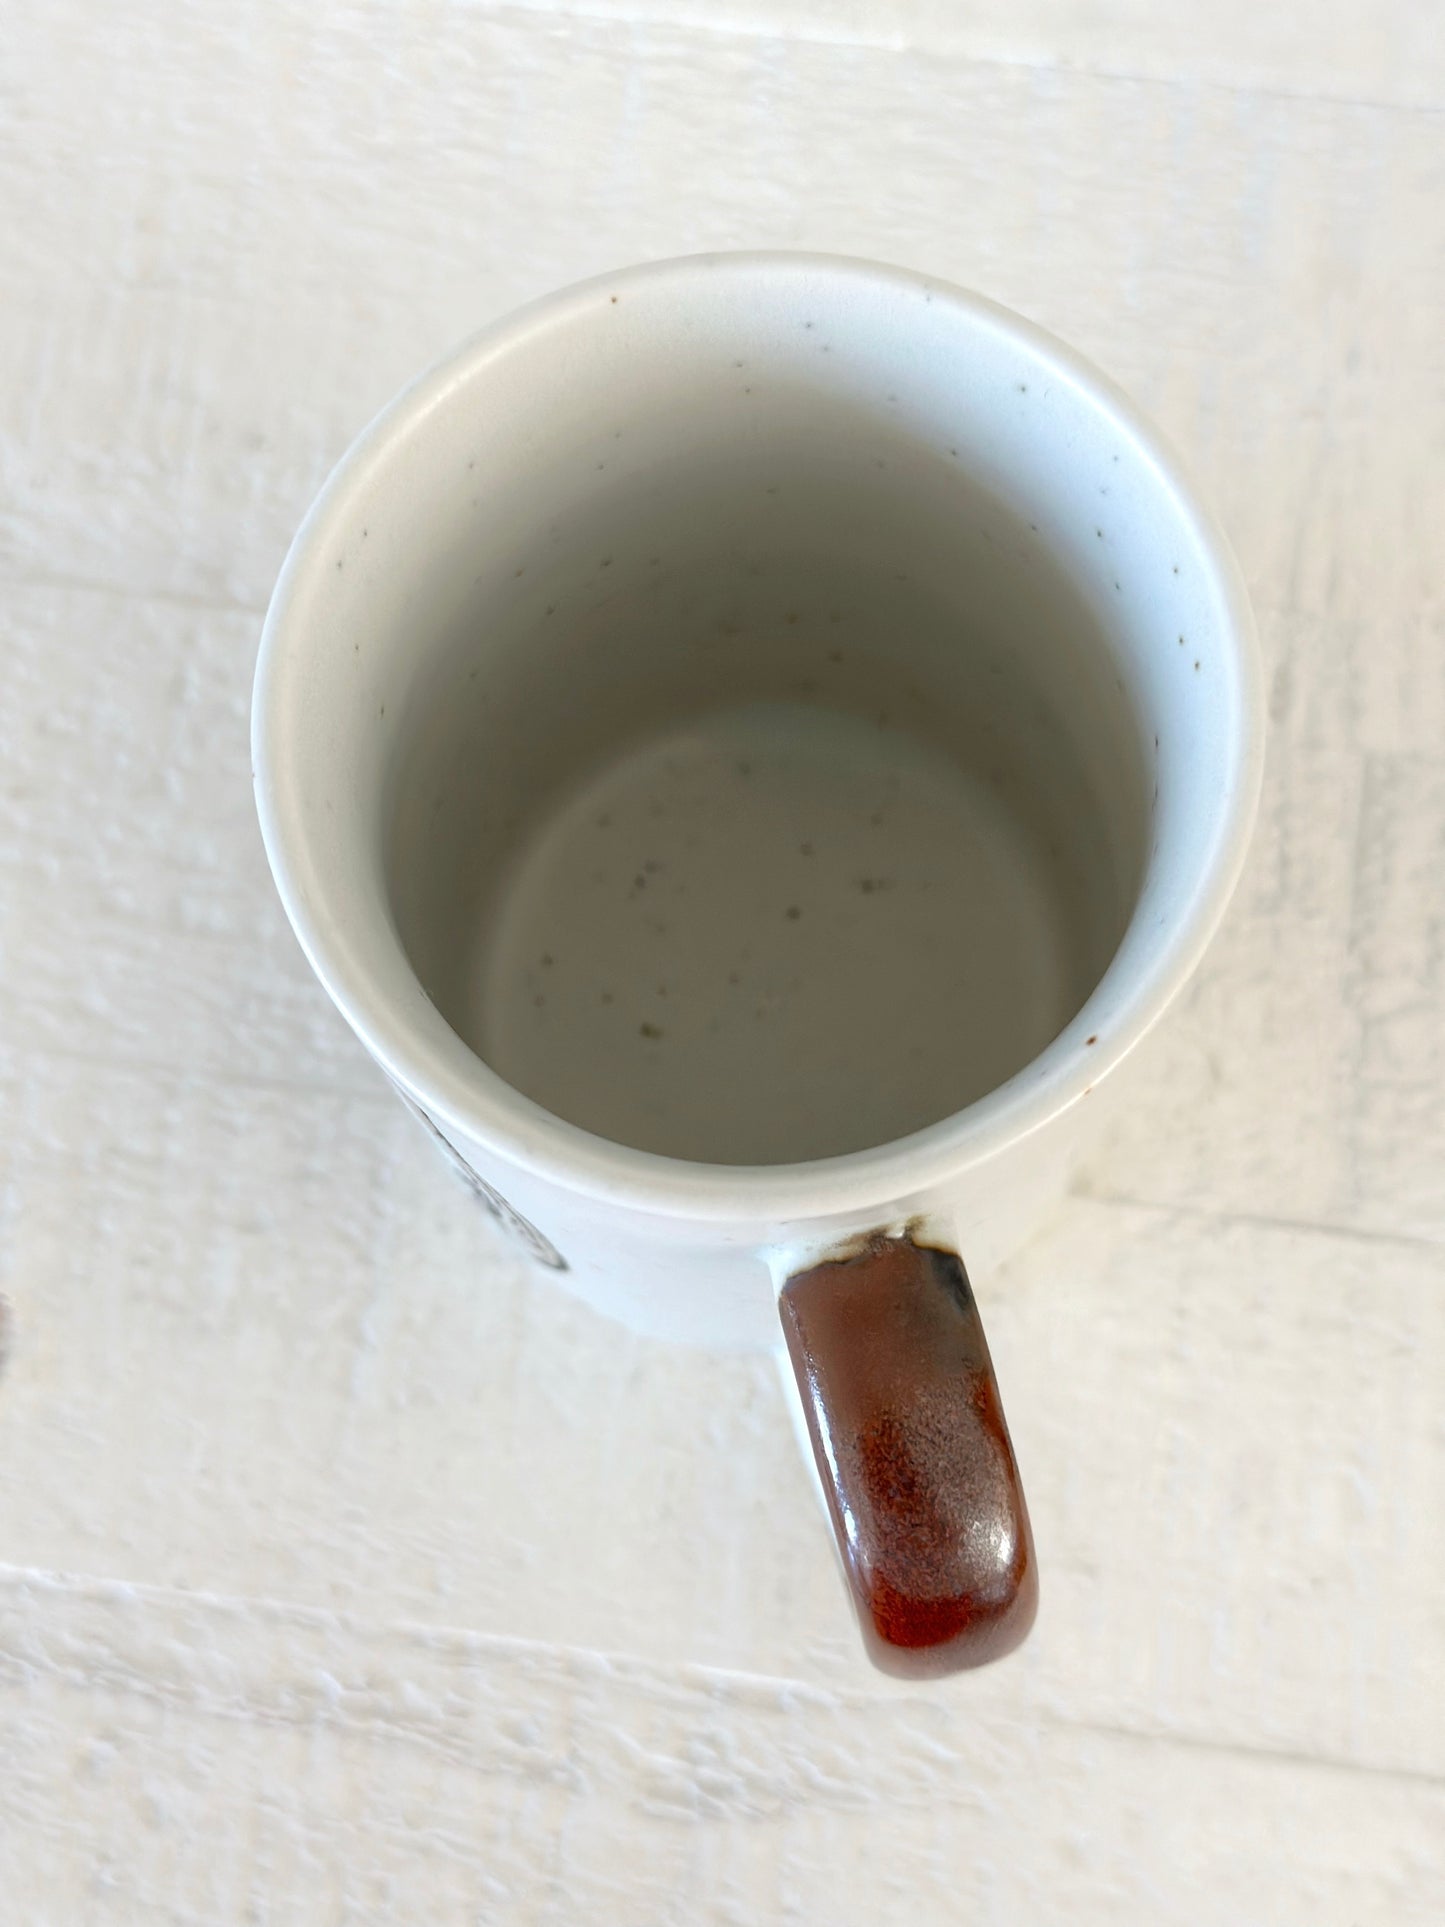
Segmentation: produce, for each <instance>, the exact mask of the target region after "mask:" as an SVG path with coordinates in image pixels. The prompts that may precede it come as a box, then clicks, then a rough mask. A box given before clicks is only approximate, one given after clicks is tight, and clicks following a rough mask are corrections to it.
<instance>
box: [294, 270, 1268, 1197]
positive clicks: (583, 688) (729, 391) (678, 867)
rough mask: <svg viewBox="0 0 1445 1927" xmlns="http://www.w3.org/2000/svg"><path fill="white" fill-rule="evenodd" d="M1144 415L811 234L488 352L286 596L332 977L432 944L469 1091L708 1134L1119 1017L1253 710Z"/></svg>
mask: <svg viewBox="0 0 1445 1927" xmlns="http://www.w3.org/2000/svg"><path fill="white" fill-rule="evenodd" d="M1123 411H1124V405H1123V404H1122V403H1121V402H1119V401H1118V400H1117V398H1114V397H1112V396H1110V395H1109V394H1108V393H1107V392H1103V393H1101V391H1100V386H1099V385H1095V384H1093V383H1091V381H1090V379H1089V378H1088V377H1087V376H1086V375H1085V374H1084V373H1083V372H1082V371H1081V370H1080V369H1079V368H1078V367H1077V365H1076V364H1073V363H1072V362H1071V361H1070V360H1069V358H1068V357H1067V356H1066V355H1065V354H1064V351H1062V350H1058V349H1057V344H1053V343H1050V342H1049V341H1048V340H1047V338H1045V337H1042V336H1038V335H1036V334H1035V333H1034V332H1033V331H1031V330H1029V329H1027V327H1026V326H1024V325H1023V324H1020V323H1017V322H1016V321H1014V320H1013V318H1011V317H1006V316H1004V315H1003V314H1002V313H1001V311H997V310H993V309H991V308H989V306H988V305H987V304H986V303H979V302H976V301H974V300H972V299H971V298H968V297H964V296H960V295H957V294H956V293H953V292H952V291H949V290H946V289H938V288H935V287H934V286H933V285H932V284H929V283H927V282H924V281H921V280H919V279H917V278H915V277H911V276H906V275H902V274H897V273H894V272H891V271H887V270H880V269H873V268H870V267H867V266H866V265H864V264H849V263H837V262H819V261H809V260H808V259H807V258H806V257H798V258H781V257H780V258H768V257H762V258H758V259H753V260H751V261H749V260H746V259H732V260H729V259H727V258H724V259H723V260H722V261H720V262H710V261H708V262H702V261H700V262H684V263H674V264H668V265H666V266H664V267H661V268H656V269H650V270H643V271H639V272H637V273H635V274H632V275H624V276H621V277H619V278H618V280H617V281H616V283H614V284H611V285H609V284H608V283H605V282H603V283H596V284H591V285H590V286H588V287H587V288H583V289H578V290H573V291H570V292H569V293H568V294H567V295H566V296H563V297H558V298H556V299H554V300H553V301H551V302H549V303H546V304H543V305H542V306H541V307H539V308H538V309H537V310H535V311H533V312H532V313H531V314H530V315H524V316H522V317H519V318H516V319H515V320H514V321H513V322H512V323H510V324H504V325H503V327H502V328H500V329H499V330H496V331H493V333H492V334H491V335H490V336H488V337H484V338H483V339H482V341H481V342H479V343H478V344H477V345H476V346H475V347H474V348H472V349H471V350H469V351H464V353H463V355H462V356H460V357H458V359H457V360H456V362H454V363H453V364H451V365H450V366H449V367H447V368H444V369H443V370H441V371H439V372H438V374H436V375H434V376H432V377H430V378H427V379H426V380H425V381H424V382H423V383H422V384H420V385H419V387H418V389H417V391H416V392H415V394H414V396H411V397H404V398H403V399H402V400H401V402H399V403H398V404H397V405H396V407H395V408H394V410H393V411H392V412H391V415H390V417H383V418H382V420H381V422H380V423H379V424H378V425H377V426H376V427H375V428H374V429H373V430H372V431H371V434H370V436H369V437H368V438H366V439H364V440H363V442H362V443H361V444H360V445H358V448H357V449H356V450H355V451H354V452H353V454H352V456H351V457H349V458H348V462H347V464H346V465H345V466H344V468H343V471H342V472H341V474H340V475H339V476H338V478H336V479H335V480H334V481H333V483H332V484H331V485H330V487H329V489H328V491H327V495H326V496H325V497H323V499H322V502H321V503H319V504H318V507H317V509H316V510H314V511H313V516H312V518H311V520H310V522H309V523H308V525H307V527H306V528H305V529H304V530H303V532H302V534H301V536H300V537H298V542H297V545H296V549H295V550H294V551H293V556H292V558H291V559H290V561H289V562H288V576H289V577H290V578H291V579H290V580H289V581H288V580H287V579H286V578H283V584H282V588H281V590H280V591H279V592H278V598H277V605H276V606H275V607H274V608H273V612H272V617H271V619H270V621H269V622H268V646H269V647H270V648H271V650H272V653H273V656H274V657H275V658H276V659H277V660H276V664H275V673H274V677H273V679H272V681H271V683H270V685H269V687H268V688H267V691H266V701H265V704H264V705H263V704H262V703H261V702H260V700H259V698H258V736H262V737H265V738H266V739H267V740H266V748H267V754H268V759H269V762H268V768H269V770H270V773H271V776H272V778H273V779H274V780H275V788H276V794H277V801H276V803H275V805H274V807H275V808H276V810H277V811H278V813H280V812H283V811H284V813H285V814H286V816H287V818H288V821H289V823H290V825H291V829H290V831H289V834H291V835H292V836H293V837H294V839H295V841H296V843H297V844H298V845H303V844H304V845H305V861H304V864H303V865H302V868H304V870H305V871H306V872H307V874H309V876H310V877H312V878H313V879H315V880H316V885H317V890H318V892H319V891H324V892H325V893H326V894H327V895H328V896H329V898H330V899H331V901H332V903H333V904H335V905H337V906H340V905H343V904H344V905H345V906H346V907H345V911H344V914H343V913H342V912H341V911H340V910H338V911H337V912H336V914H334V915H332V916H331V917H329V918H328V917H327V916H326V914H325V912H324V911H322V910H320V909H319V908H318V906H317V905H316V903H315V901H314V898H308V897H307V893H306V888H305V885H304V883H303V884H301V885H300V887H299V888H297V889H296V890H295V892H294V893H293V894H294V895H295V896H297V897H299V898H301V899H302V900H303V905H304V907H303V910H302V912H301V914H300V917H299V920H298V928H299V929H301V931H302V934H303V940H306V937H307V930H306V927H305V924H306V917H307V915H308V914H310V915H311V916H313V917H314V919H315V921H316V923H317V925H318V926H320V925H323V924H326V925H329V928H330V931H331V934H332V936H333V937H335V935H336V933H337V931H338V930H340V929H341V928H342V927H343V926H344V927H345V928H346V929H347V930H348V931H350V932H351V933H352V934H351V936H350V938H349V939H347V938H341V939H340V940H339V941H337V943H336V946H335V947H336V950H337V952H338V956H337V958H336V965H337V967H336V968H335V969H333V970H332V971H330V972H329V973H328V970H327V968H326V960H325V959H324V958H322V957H320V956H318V954H317V952H318V949H320V948H322V947H323V946H322V945H318V944H317V943H315V942H312V943H309V944H308V947H309V948H310V949H311V950H312V954H313V958H314V959H315V960H316V961H317V962H318V967H321V968H322V969H323V975H328V974H329V975H330V977H331V979H332V980H333V982H334V981H335V979H336V978H338V977H344V976H346V975H347V974H348V972H350V973H352V974H354V975H355V976H356V978H357V979H358V980H360V979H362V978H368V979H369V980H370V981H371V982H372V983H373V985H374V986H375V987H376V996H377V997H378V998H379V999H380V998H385V997H390V998H391V999H392V1000H393V1001H395V1002H397V1003H400V1004H405V1005H406V1007H407V1008H410V1007H411V998H410V993H406V992H405V988H404V986H405V982H406V981H407V980H409V981H410V982H411V984H412V986H413V989H414V990H415V992H416V1003H417V1004H418V1005H424V1006H425V1008H426V1010H427V1011H429V1012H430V1013H431V1017H430V1018H429V1017H427V1016H425V1015H424V1014H423V1012H422V1010H421V1009H420V1008H418V1009H417V1010H416V1011H415V1014H414V1015H413V1017H411V1018H410V1019H408V1020H407V1021H408V1022H411V1023H413V1024H414V1025H415V1026H416V1027H417V1028H418V1029H419V1030H420V1029H424V1028H425V1027H426V1025H427V1024H428V1023H429V1022H430V1021H431V1019H432V1018H436V1019H439V1020H440V1021H441V1022H442V1023H443V1024H444V1025H445V1026H446V1029H447V1032H448V1033H449V1034H450V1035H451V1036H452V1038H453V1039H454V1040H459V1041H460V1044H461V1045H462V1046H464V1047H465V1049H466V1051H467V1052H468V1053H470V1057H471V1061H472V1062H473V1063H474V1065H475V1066H476V1070H477V1073H478V1078H477V1088H478V1090H479V1091H480V1090H481V1089H483V1088H484V1087H485V1085H486V1081H487V1074H488V1072H490V1073H492V1074H494V1075H495V1077H496V1078H498V1079H500V1080H502V1083H503V1084H504V1085H505V1086H507V1087H510V1089H511V1090H512V1091H514V1092H517V1093H520V1094H522V1096H523V1097H524V1098H527V1099H530V1100H532V1102H533V1103H534V1104H535V1105H537V1106H540V1107H541V1108H542V1110H543V1111H545V1112H546V1113H549V1114H550V1115H551V1116H552V1117H553V1118H556V1119H560V1120H564V1121H565V1122H566V1123H567V1124H570V1125H574V1126H580V1127H582V1128H583V1129H584V1130H585V1131H587V1132H589V1133H592V1134H594V1135H595V1136H596V1137H598V1138H602V1139H606V1140H608V1141H610V1142H611V1143H613V1144H615V1145H620V1146H625V1147H630V1148H633V1149H637V1150H641V1151H644V1152H653V1153H661V1154H663V1155H664V1156H666V1157H669V1158H672V1159H683V1160H689V1161H696V1162H698V1163H702V1164H714V1165H720V1166H736V1165H740V1164H746V1165H753V1166H766V1165H782V1164H800V1163H807V1162H810V1161H813V1160H817V1159H822V1158H829V1157H834V1156H840V1155H844V1154H847V1153H849V1152H854V1151H860V1150H864V1149H865V1148H867V1147H871V1146H876V1145H886V1144H889V1143H892V1142H894V1141H896V1140H898V1139H899V1138H901V1137H904V1136H907V1135H908V1134H909V1133H912V1132H916V1131H919V1130H923V1129H926V1128H927V1127H928V1126H930V1125H932V1124H935V1123H937V1122H938V1121H939V1120H941V1119H945V1118H949V1117H952V1116H954V1115H955V1114H956V1113H959V1112H962V1111H964V1110H966V1109H967V1108H968V1107H970V1106H973V1105H975V1104H976V1103H977V1102H978V1100H979V1099H981V1098H982V1097H983V1096H984V1095H985V1094H986V1093H989V1092H995V1093H996V1092H998V1091H999V1090H1000V1088H1001V1087H1004V1086H1007V1085H1008V1084H1009V1083H1010V1081H1011V1080H1015V1079H1017V1078H1019V1076H1020V1075H1021V1073H1023V1072H1024V1071H1025V1070H1026V1069H1029V1068H1030V1067H1032V1068H1033V1070H1034V1071H1037V1070H1039V1068H1040V1067H1041V1065H1046V1064H1047V1062H1048V1061H1049V1059H1050V1056H1051V1052H1052V1053H1053V1054H1056V1053H1057V1040H1059V1039H1060V1038H1061V1036H1064V1035H1065V1034H1067V1033H1070V1027H1071V1026H1077V1025H1078V1024H1079V1023H1081V1021H1082V1017H1081V1013H1083V1012H1084V1011H1085V1010H1086V1009H1088V1010H1089V1012H1090V1021H1091V1022H1094V1024H1095V1028H1096V1029H1099V1030H1102V1029H1103V1028H1104V1026H1105V1025H1106V1024H1107V1022H1108V1021H1109V1017H1110V1010H1109V1002H1110V999H1109V993H1108V987H1109V985H1110V984H1111V983H1113V984H1115V985H1116V991H1115V1001H1116V1002H1118V1003H1120V1004H1121V1005H1122V1004H1123V1002H1125V1001H1126V1000H1127V994H1128V976H1129V973H1130V972H1131V971H1132V972H1133V974H1134V976H1135V978H1136V980H1137V978H1138V976H1139V973H1140V971H1141V969H1145V968H1147V966H1148V963H1149V959H1150V955H1151V953H1156V954H1158V955H1162V954H1163V951H1164V949H1165V948H1166V947H1167V945H1168V943H1169V942H1170V941H1172V940H1175V939H1177V938H1178V937H1179V936H1180V932H1181V930H1182V929H1183V928H1184V926H1185V923H1186V910H1188V909H1189V908H1190V906H1191V902H1192V900H1197V899H1199V898H1200V897H1201V893H1203V892H1205V891H1206V890H1207V888H1208V887H1210V886H1211V884H1212V882H1213V879H1212V878H1211V876H1210V865H1211V863H1212V862H1214V861H1215V860H1216V859H1217V858H1218V855H1219V849H1220V845H1221V839H1222V838H1223V837H1224V836H1225V834H1226V833H1227V834H1228V836H1230V837H1234V838H1236V839H1237V838H1238V836H1239V825H1238V821H1237V817H1238V811H1237V809H1236V808H1235V806H1234V805H1233V804H1232V803H1230V801H1229V799H1230V797H1231V792H1232V791H1234V790H1236V789H1238V788H1239V776H1240V769H1241V766H1242V755H1243V750H1244V749H1245V748H1246V747H1249V746H1248V745H1246V744H1245V743H1244V740H1243V738H1244V731H1243V729H1242V721H1241V719H1242V717H1243V715H1244V712H1245V710H1246V708H1247V699H1248V693H1249V692H1248V689H1247V687H1246V683H1247V674H1246V672H1245V667H1244V666H1243V665H1242V664H1241V661H1240V659H1239V653H1238V650H1239V638H1238V637H1237V636H1236V635H1235V634H1233V633H1232V631H1231V628H1230V624H1231V621H1232V620H1233V619H1234V617H1235V616H1236V615H1237V611H1236V610H1235V609H1233V608H1232V607H1231V606H1230V601H1229V595H1230V590H1231V588H1232V585H1230V584H1224V585H1221V582H1220V572H1219V564H1218V559H1217V557H1216V556H1215V555H1214V554H1213V553H1212V552H1211V546H1210V545H1211V540H1212V535H1211V532H1210V531H1209V530H1208V529H1207V528H1201V526H1200V525H1199V523H1198V520H1197V518H1196V516H1195V513H1194V511H1193V509H1192V505H1191V504H1189V503H1188V502H1187V500H1183V501H1181V500H1180V499H1179V497H1178V496H1177V494H1176V493H1175V491H1174V488H1173V486H1172V484H1171V482H1170V480H1169V478H1168V477H1167V476H1165V475H1162V474H1161V472H1160V468H1159V460H1160V458H1159V453H1158V450H1157V447H1156V446H1154V445H1152V444H1151V443H1150V441H1149V440H1148V439H1147V438H1146V437H1145V436H1144V435H1143V434H1142V432H1141V431H1140V430H1139V429H1138V426H1137V424H1135V423H1133V422H1131V421H1130V420H1129V419H1128V417H1127V413H1126V412H1123ZM283 630H284V637H285V648H284V655H283V653H282V645H283V633H282V632H283ZM266 668H267V659H266V654H265V652H263V664H262V680H264V679H265V675H266ZM259 687H260V684H259V682H258V690H259ZM1221 798H1223V799H1224V801H1225V803H1226V804H1228V805H1229V807H1226V808H1223V809H1222V808H1221V806H1220V800H1221ZM263 815H264V809H263ZM268 840H269V839H268ZM278 874H280V873H279V872H278ZM286 887H287V885H286V880H285V878H284V876H283V889H284V888H286ZM1226 887H1227V886H1226ZM1194 907H1195V908H1197V902H1196V903H1195V904H1194ZM1191 913H1192V912H1191ZM296 915H298V912H297V910H296V909H295V908H294V907H293V916H296ZM348 943H349V947H350V950H351V952H352V954H351V955H350V956H349V957H346V956H343V955H341V954H340V953H341V952H344V951H345V950H346V949H347V948H348ZM343 1007H345V999H344V998H343ZM1078 1041H1079V1042H1080V1043H1082V1042H1084V1041H1088V1042H1089V1043H1091V1044H1092V1042H1093V1041H1094V1038H1093V1036H1092V1035H1091V1036H1090V1037H1089V1038H1088V1039H1087V1040H1085V1039H1083V1038H1080V1039H1079V1040H1078ZM453 1061H454V1062H459V1061H460V1060H459V1059H454V1060H453ZM482 1066H486V1067H487V1071H483V1070H482ZM1101 1068H1102V1064H1101Z"/></svg>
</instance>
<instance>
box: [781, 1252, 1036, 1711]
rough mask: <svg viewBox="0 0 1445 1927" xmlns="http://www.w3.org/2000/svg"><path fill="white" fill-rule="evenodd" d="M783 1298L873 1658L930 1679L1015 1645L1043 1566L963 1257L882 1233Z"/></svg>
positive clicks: (799, 1277)
mask: <svg viewBox="0 0 1445 1927" xmlns="http://www.w3.org/2000/svg"><path fill="white" fill-rule="evenodd" d="M778 1308H779V1312H780V1315H781V1317H782V1322H783V1331H784V1335H785V1336H786V1339H787V1345H788V1353H789V1356H790V1358H791V1360H792V1364H793V1370H794V1372H795V1374H796V1375H797V1380H798V1390H799V1392H800V1393H801V1395H802V1401H803V1410H804V1413H805V1415H806V1418H807V1422H808V1432H809V1436H810V1438H811V1440H812V1445H813V1454H814V1457H815V1459H816V1460H817V1465H818V1474H819V1477H820V1478H821V1480H822V1484H823V1492H824V1496H825V1498H826V1500H827V1504H828V1511H829V1515H830V1517H831V1519H832V1522H833V1530H834V1533H835V1534H836V1536H837V1541H838V1549H839V1552H840V1553H841V1555H842V1559H843V1568H844V1572H845V1574H846V1576H847V1580H848V1585H849V1589H850V1591H851V1593H852V1596H853V1602H854V1605H855V1606H856V1608H857V1611H858V1618H859V1621H860V1624H861V1626H862V1629H863V1639H864V1643H865V1645H866V1646H867V1649H868V1653H869V1657H870V1658H871V1659H872V1660H873V1662H874V1664H875V1665H877V1666H879V1667H880V1668H881V1669H882V1670H883V1671H885V1672H888V1673H895V1674H899V1675H902V1676H904V1677H911V1678H926V1677H933V1676H936V1675H938V1674H942V1673H951V1672H957V1671H959V1670H961V1669H962V1668H964V1667H969V1666H979V1665H982V1664H984V1663H985V1662H986V1661H988V1660H991V1659H998V1658H1000V1657H1002V1655H1003V1654H1005V1653H1007V1652H1010V1651H1012V1649H1013V1648H1014V1647H1015V1646H1017V1645H1018V1644H1019V1642H1020V1641H1021V1640H1022V1639H1023V1638H1024V1637H1025V1635H1026V1634H1027V1632H1028V1630H1029V1628H1030V1626H1031V1625H1032V1624H1033V1620H1034V1613H1035V1611H1036V1609H1037V1606H1038V1573H1037V1568H1036V1566H1035V1561H1034V1546H1033V1537H1032V1534H1031V1532H1030V1530H1029V1517H1028V1509H1027V1507H1026V1506H1025V1504H1024V1495H1023V1488H1022V1487H1021V1485H1020V1483H1019V1475H1018V1465H1017V1463H1016V1461H1015V1459H1014V1451H1013V1445H1012V1443H1011V1442H1010V1439H1009V1435H1008V1427H1007V1426H1006V1425H1005V1423H1004V1416H1003V1408H1002V1406H1001V1405H1000V1403H999V1396H998V1385H997V1383H996V1382H995V1379H994V1375H993V1365H992V1362H991V1361H990V1358H989V1353H988V1343H987V1341H986V1339H985V1338H984V1334H983V1325H982V1323H981V1322H980V1320H979V1315H978V1308H977V1306H976V1305H975V1303H974V1298H973V1291H972V1288H971V1287H970V1285H969V1282H968V1274H967V1273H966V1272H965V1270H964V1268H963V1265H962V1262H961V1261H960V1260H959V1259H958V1258H957V1257H955V1256H954V1254H953V1253H952V1252H948V1251H935V1250H932V1249H930V1248H928V1247H926V1246H922V1245H917V1244H914V1243H913V1242H912V1240H911V1239H907V1238H888V1237H879V1238H876V1239H874V1240H872V1241H871V1242H870V1243H869V1244H868V1245H867V1246H866V1247H865V1248H864V1249H863V1250H862V1251H861V1252H859V1253H858V1254H857V1255H856V1256H851V1257H847V1258H842V1259H838V1260H836V1261H834V1262H831V1263H827V1264H820V1265H815V1266H813V1267H812V1268H811V1269H809V1270H807V1271H799V1272H796V1273H794V1275H793V1276H792V1277H791V1278H789V1279H788V1281H787V1283H786V1284H785V1285H784V1286H783V1289H782V1291H781V1293H780V1295H779V1300H778Z"/></svg>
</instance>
